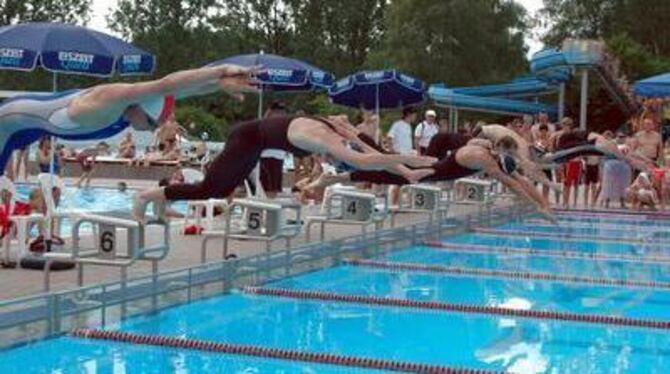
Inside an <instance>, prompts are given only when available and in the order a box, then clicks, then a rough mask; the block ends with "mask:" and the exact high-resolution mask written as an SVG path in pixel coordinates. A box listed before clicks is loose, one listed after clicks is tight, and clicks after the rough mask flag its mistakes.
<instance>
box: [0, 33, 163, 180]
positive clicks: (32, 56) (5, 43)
mask: <svg viewBox="0 0 670 374" xmlns="http://www.w3.org/2000/svg"><path fill="white" fill-rule="evenodd" d="M155 65H156V59H155V57H154V56H153V55H152V54H150V53H148V52H146V51H144V50H142V49H140V48H137V47H135V46H134V45H132V44H129V43H126V42H124V41H123V40H121V39H119V38H116V37H114V36H111V35H107V34H104V33H101V32H98V31H95V30H91V29H87V28H85V27H81V26H74V25H67V24H62V23H48V22H34V23H21V24H17V25H10V26H5V27H2V28H0V69H5V70H20V71H33V70H35V69H36V68H37V67H38V66H41V67H42V68H43V69H45V70H47V71H49V72H52V73H53V81H52V90H53V91H54V92H55V91H57V90H58V73H62V74H79V75H89V76H96V77H103V78H108V77H112V76H113V75H114V74H118V75H122V76H124V75H138V74H150V73H152V72H153V70H154V67H155ZM51 144H52V160H53V153H54V150H55V142H54V141H52V142H51ZM50 171H51V173H53V161H52V162H51V167H50Z"/></svg>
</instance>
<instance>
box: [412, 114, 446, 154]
mask: <svg viewBox="0 0 670 374" xmlns="http://www.w3.org/2000/svg"><path fill="white" fill-rule="evenodd" d="M424 118H425V119H424V121H423V122H421V123H419V124H418V125H417V126H416V128H415V129H414V142H415V143H414V144H415V147H416V149H417V150H418V151H419V154H421V155H425V154H426V150H427V149H428V144H430V140H431V139H432V138H433V136H435V134H437V133H438V132H439V131H440V127H439V126H438V124H437V113H435V111H434V110H432V109H431V110H427V111H426V114H425V117H424Z"/></svg>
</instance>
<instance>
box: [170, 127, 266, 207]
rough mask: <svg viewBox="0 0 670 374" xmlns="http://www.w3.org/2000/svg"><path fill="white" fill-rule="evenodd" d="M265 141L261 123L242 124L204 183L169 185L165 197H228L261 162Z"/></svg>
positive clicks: (171, 198) (208, 171)
mask: <svg viewBox="0 0 670 374" xmlns="http://www.w3.org/2000/svg"><path fill="white" fill-rule="evenodd" d="M262 140H263V139H262V137H261V133H260V127H259V126H258V124H256V123H253V122H249V123H243V124H241V125H238V126H237V127H236V128H235V129H233V131H232V132H231V133H230V136H229V137H228V142H227V143H226V146H225V148H224V149H223V151H222V152H221V153H219V155H218V156H216V158H214V160H213V161H212V163H211V164H210V165H209V168H208V169H207V173H206V174H205V179H203V180H202V182H200V183H194V184H186V183H184V184H173V185H170V186H167V187H165V197H166V198H167V199H168V200H203V199H209V198H224V197H228V196H229V195H230V194H232V193H233V192H234V191H235V188H237V186H239V185H240V184H241V183H242V182H243V181H244V178H245V177H246V176H247V175H249V173H251V171H252V170H254V167H255V166H256V164H257V163H258V161H259V160H260V157H261V152H262V151H263V149H264V148H265V147H264V145H263V141H262Z"/></svg>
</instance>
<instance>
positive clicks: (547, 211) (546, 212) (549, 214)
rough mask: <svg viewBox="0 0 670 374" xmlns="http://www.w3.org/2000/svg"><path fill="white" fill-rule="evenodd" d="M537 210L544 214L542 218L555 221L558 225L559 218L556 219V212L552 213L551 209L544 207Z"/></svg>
mask: <svg viewBox="0 0 670 374" xmlns="http://www.w3.org/2000/svg"><path fill="white" fill-rule="evenodd" d="M537 212H538V213H540V214H541V215H542V218H544V219H546V220H547V221H549V222H551V223H553V224H554V225H558V219H556V216H554V213H552V212H551V210H550V209H548V208H542V209H538V210H537Z"/></svg>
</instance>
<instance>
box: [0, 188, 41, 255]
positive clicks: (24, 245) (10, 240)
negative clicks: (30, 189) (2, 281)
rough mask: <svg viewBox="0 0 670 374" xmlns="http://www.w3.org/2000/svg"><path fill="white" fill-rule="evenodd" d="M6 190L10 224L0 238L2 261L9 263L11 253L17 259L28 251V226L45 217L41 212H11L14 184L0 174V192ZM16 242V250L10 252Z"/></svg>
mask: <svg viewBox="0 0 670 374" xmlns="http://www.w3.org/2000/svg"><path fill="white" fill-rule="evenodd" d="M4 191H7V192H9V194H10V198H9V199H10V200H9V213H10V215H9V224H10V225H11V227H10V230H9V232H7V235H5V237H4V238H3V239H2V246H3V248H4V253H3V262H4V263H5V264H10V263H11V262H12V255H14V256H15V258H16V259H17V261H18V260H19V259H20V258H22V257H23V256H24V255H25V254H27V253H28V239H29V238H30V228H31V227H32V225H33V224H34V223H39V222H44V221H45V220H46V219H45V217H44V215H43V214H40V213H33V214H30V215H26V216H15V215H12V214H11V213H12V212H13V211H14V206H15V205H16V196H17V195H16V186H15V185H14V183H13V182H12V181H11V180H10V179H9V178H7V177H6V176H4V175H3V176H0V192H4ZM13 244H16V251H15V253H12V245H13Z"/></svg>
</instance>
